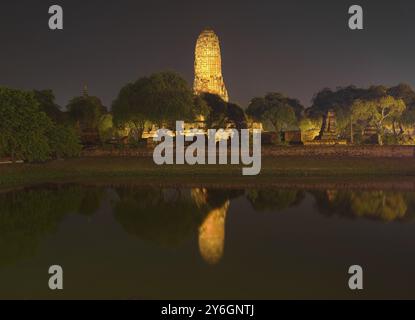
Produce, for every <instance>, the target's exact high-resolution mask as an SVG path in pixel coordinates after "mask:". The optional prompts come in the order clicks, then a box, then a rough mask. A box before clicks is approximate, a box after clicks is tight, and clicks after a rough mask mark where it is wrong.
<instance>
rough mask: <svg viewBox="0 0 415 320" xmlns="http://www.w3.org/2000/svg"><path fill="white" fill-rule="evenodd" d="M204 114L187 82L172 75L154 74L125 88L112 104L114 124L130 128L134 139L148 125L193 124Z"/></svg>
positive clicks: (169, 73) (139, 135)
mask: <svg viewBox="0 0 415 320" xmlns="http://www.w3.org/2000/svg"><path fill="white" fill-rule="evenodd" d="M207 112H208V110H207V107H206V105H204V104H203V103H202V102H201V101H199V100H197V99H195V98H194V95H193V93H192V91H191V90H190V89H189V87H188V85H187V83H186V81H185V80H184V79H183V78H181V77H180V76H179V75H178V74H176V73H173V72H161V73H156V74H153V75H151V76H150V77H143V78H140V79H138V80H137V81H136V82H134V83H129V84H127V85H125V86H124V87H123V88H122V89H121V90H120V93H119V94H118V97H117V99H116V100H115V101H114V102H113V104H112V113H113V115H114V123H115V124H116V125H118V126H121V125H130V126H132V127H133V128H134V131H135V135H136V136H137V137H141V135H142V132H143V131H144V128H145V125H146V123H147V122H151V123H155V124H157V125H158V126H159V127H160V128H161V127H163V126H169V127H171V128H172V127H175V123H176V121H180V120H184V121H185V120H192V121H193V120H194V119H195V117H196V115H205V114H206V113H207ZM199 113H200V114H199Z"/></svg>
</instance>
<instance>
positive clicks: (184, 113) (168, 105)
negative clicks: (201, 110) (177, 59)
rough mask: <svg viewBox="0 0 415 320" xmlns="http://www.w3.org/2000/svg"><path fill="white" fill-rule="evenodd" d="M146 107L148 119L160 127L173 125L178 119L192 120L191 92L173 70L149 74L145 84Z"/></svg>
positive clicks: (184, 81)
mask: <svg viewBox="0 0 415 320" xmlns="http://www.w3.org/2000/svg"><path fill="white" fill-rule="evenodd" d="M145 92H146V95H145V102H146V108H149V109H150V110H151V118H150V120H151V121H152V122H154V123H156V124H158V125H159V127H162V126H164V125H167V126H170V127H174V124H175V122H176V121H178V120H183V121H186V120H191V121H192V120H194V119H193V117H194V112H193V111H194V104H193V103H194V101H193V92H192V90H191V89H190V88H189V86H188V84H187V82H186V80H184V79H183V78H182V77H181V76H180V75H178V74H177V73H175V72H170V71H167V72H160V73H155V74H153V75H151V76H150V78H149V84H148V86H146V90H145Z"/></svg>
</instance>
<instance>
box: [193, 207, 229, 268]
mask: <svg viewBox="0 0 415 320" xmlns="http://www.w3.org/2000/svg"><path fill="white" fill-rule="evenodd" d="M228 209H229V201H226V203H225V204H224V205H223V206H222V207H221V208H218V209H215V210H212V211H211V212H209V214H208V216H207V218H206V219H205V221H204V222H203V224H202V225H201V226H200V228H199V250H200V254H201V255H202V257H203V259H204V260H205V261H206V262H207V263H209V264H212V265H213V264H217V263H218V262H219V261H220V259H221V258H222V256H223V251H224V250H223V249H224V247H225V220H226V214H227V212H228Z"/></svg>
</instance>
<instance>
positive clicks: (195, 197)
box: [114, 187, 244, 264]
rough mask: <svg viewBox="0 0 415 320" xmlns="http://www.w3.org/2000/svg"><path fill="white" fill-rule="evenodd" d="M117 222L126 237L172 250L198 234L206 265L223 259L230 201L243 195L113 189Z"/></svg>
mask: <svg viewBox="0 0 415 320" xmlns="http://www.w3.org/2000/svg"><path fill="white" fill-rule="evenodd" d="M116 191H117V194H118V195H119V201H118V202H116V203H115V207H114V211H115V217H116V219H117V221H118V222H119V223H120V224H121V225H122V227H123V228H124V229H125V230H126V231H127V232H128V233H130V234H133V235H135V236H137V237H139V238H140V239H143V240H145V241H149V242H152V243H156V244H158V245H161V246H166V247H175V246H177V245H179V244H181V243H182V242H183V241H185V240H186V239H188V238H189V237H191V235H192V234H194V233H196V232H199V248H200V251H201V255H202V257H203V258H204V259H205V261H206V262H208V263H212V264H214V263H217V262H219V260H220V258H221V257H222V255H223V247H224V240H225V239H224V234H225V218H226V212H227V210H228V208H229V203H230V199H232V198H235V197H238V196H240V195H243V193H244V192H243V191H233V190H216V189H215V190H208V189H192V190H183V189H159V188H128V187H123V188H117V189H116Z"/></svg>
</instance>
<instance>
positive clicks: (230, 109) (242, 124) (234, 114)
mask: <svg viewBox="0 0 415 320" xmlns="http://www.w3.org/2000/svg"><path fill="white" fill-rule="evenodd" d="M226 115H227V118H228V121H231V122H233V123H234V124H235V127H236V129H238V130H240V129H246V128H247V127H248V126H247V120H246V115H245V112H244V110H243V109H242V108H241V107H240V106H238V105H237V104H235V103H228V106H227V111H226Z"/></svg>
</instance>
